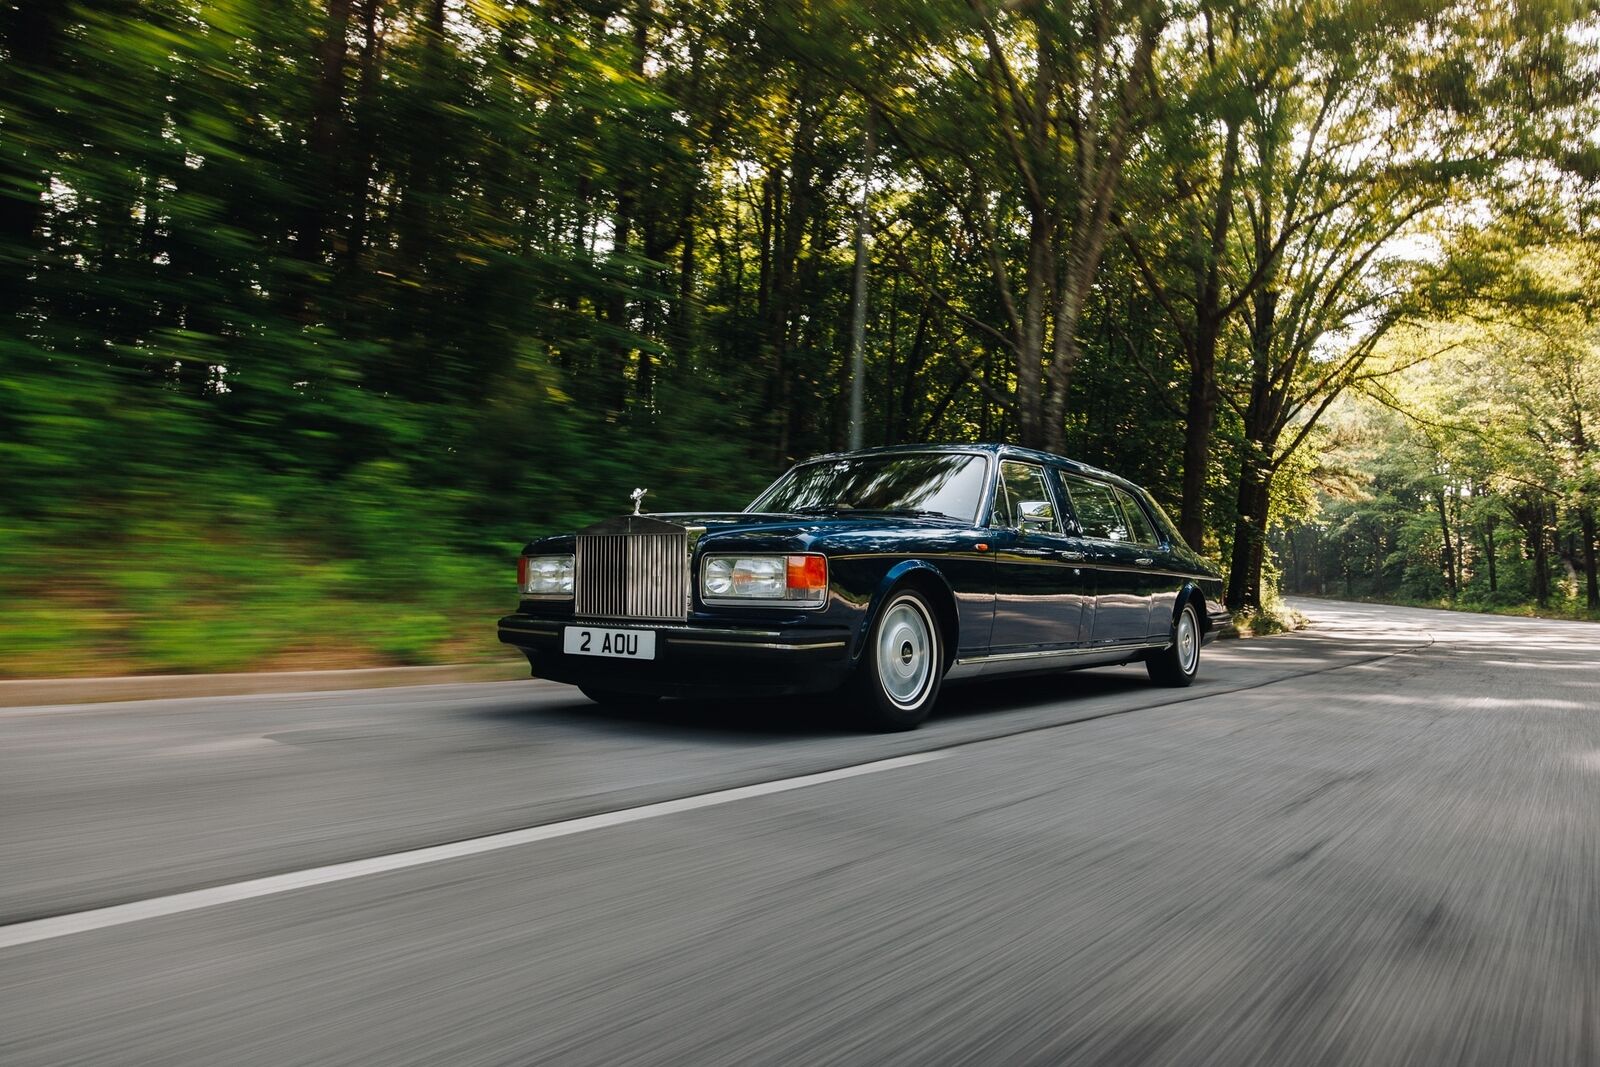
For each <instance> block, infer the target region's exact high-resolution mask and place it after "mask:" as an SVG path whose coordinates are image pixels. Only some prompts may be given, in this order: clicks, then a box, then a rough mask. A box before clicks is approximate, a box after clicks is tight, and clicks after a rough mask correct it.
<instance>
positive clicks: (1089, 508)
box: [1061, 474, 1130, 541]
mask: <svg viewBox="0 0 1600 1067" xmlns="http://www.w3.org/2000/svg"><path fill="white" fill-rule="evenodd" d="M1061 480H1062V482H1063V483H1065V485H1066V487H1067V494H1068V495H1069V496H1070V497H1071V498H1072V513H1073V514H1074V515H1076V516H1077V517H1078V529H1079V531H1080V532H1081V533H1082V534H1083V536H1085V537H1094V538H1098V539H1099V540H1101V541H1127V540H1130V537H1129V536H1128V524H1127V520H1126V519H1124V518H1123V516H1122V509H1121V508H1120V507H1118V506H1117V499H1116V497H1114V496H1113V495H1112V492H1111V487H1110V486H1109V485H1102V484H1100V483H1099V482H1091V481H1089V480H1087V479H1085V478H1078V477H1075V476H1074V475H1071V474H1065V475H1062V477H1061Z"/></svg>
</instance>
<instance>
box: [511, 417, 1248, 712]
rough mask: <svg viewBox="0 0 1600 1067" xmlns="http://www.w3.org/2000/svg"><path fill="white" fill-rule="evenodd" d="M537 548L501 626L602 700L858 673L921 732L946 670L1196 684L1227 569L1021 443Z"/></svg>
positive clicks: (863, 467) (958, 449) (925, 459)
mask: <svg viewBox="0 0 1600 1067" xmlns="http://www.w3.org/2000/svg"><path fill="white" fill-rule="evenodd" d="M644 492H645V491H644V490H635V491H634V494H633V501H634V510H633V514H631V515H630V514H624V515H620V516H619V517H617V518H613V519H607V520H605V521H604V522H600V523H598V524H596V525H594V526H591V527H589V528H588V529H585V530H580V531H578V532H577V533H576V534H571V533H568V534H560V535H557V536H553V537H545V538H541V539H539V540H536V541H533V542H531V543H529V544H528V545H527V546H526V547H525V548H524V549H523V551H522V555H521V556H520V557H519V559H518V565H517V569H518V574H517V585H518V590H519V593H520V603H519V605H518V608H517V611H516V613H515V614H513V615H508V616H506V617H505V618H502V619H501V620H500V627H499V631H500V640H501V641H504V642H506V643H507V644H510V645H515V646H516V647H517V648H519V649H521V650H522V651H523V652H524V653H525V654H526V655H527V658H528V662H529V664H530V665H531V667H532V670H533V674H534V675H535V676H536V677H540V678H549V679H554V680H556V681H561V682H570V683H573V684H575V685H577V686H579V687H580V688H581V689H582V690H583V692H584V694H585V695H587V696H588V697H590V698H591V699H593V700H595V701H598V702H601V703H625V702H639V701H647V700H653V699H656V698H659V697H662V696H690V695H719V696H740V695H745V696H754V695H777V694H792V693H815V692H827V691H832V690H836V689H844V690H847V691H848V692H849V693H850V694H851V696H852V697H853V699H854V702H855V706H856V707H858V708H859V710H860V713H861V715H862V716H863V718H864V720H865V722H866V723H867V724H869V725H871V726H873V727H874V728H878V729H891V730H904V729H910V728H912V727H914V726H916V725H917V724H918V723H920V722H921V721H922V720H923V719H924V718H926V717H927V715H928V712H929V710H930V709H931V708H932V707H933V705H934V703H935V701H936V700H937V699H938V696H939V690H940V687H941V685H942V684H943V683H944V682H946V681H956V680H958V679H972V678H991V677H994V676H997V675H1002V674H1013V673H1018V672H1035V671H1050V670H1060V669H1066V668H1078V667H1090V666H1097V665H1106V664H1121V663H1132V662H1143V663H1144V664H1145V667H1146V669H1147V670H1148V671H1149V674H1150V678H1151V680H1152V681H1154V682H1155V683H1156V684H1158V685H1165V686H1186V685H1189V684H1190V683H1191V682H1193V681H1194V678H1195V676H1196V674H1197V672H1198V671H1199V668H1200V650H1201V647H1202V646H1203V645H1205V644H1207V643H1208V642H1210V641H1211V639H1213V638H1214V637H1215V636H1216V635H1217V633H1218V632H1219V630H1220V629H1221V628H1222V627H1223V626H1224V625H1226V623H1227V620H1228V614H1227V612H1226V610H1225V608H1224V607H1223V603H1222V582H1221V578H1220V576H1219V575H1218V573H1217V572H1216V570H1214V569H1213V568H1212V567H1210V566H1209V565H1208V564H1207V563H1206V562H1205V561H1204V560H1202V559H1201V558H1200V557H1199V556H1198V555H1196V554H1195V552H1194V551H1193V550H1192V549H1190V547H1189V546H1188V545H1186V544H1184V542H1183V539H1182V538H1181V537H1180V536H1179V535H1178V533H1177V530H1176V529H1175V528H1174V527H1173V524H1172V521H1171V520H1170V519H1169V518H1167V516H1166V514H1165V513H1163V512H1162V510H1161V508H1160V507H1159V506H1158V505H1157V504H1156V502H1155V501H1154V500H1153V499H1151V497H1150V495H1149V494H1148V493H1146V492H1145V491H1144V490H1142V489H1140V488H1139V487H1138V486H1136V485H1134V484H1132V483H1131V482H1128V481H1126V480H1125V479H1122V478H1119V477H1117V476H1116V475H1114V474H1109V473H1107V472H1106V471H1103V470H1098V469H1096V468H1094V467H1090V466H1087V465H1085V464H1082V463H1078V462H1075V461H1073V460H1070V459H1065V458H1063V457H1061V456H1055V455H1050V454H1048V453H1044V452H1036V451H1032V450H1029V449H1023V448H1016V447H1013V446H1010V445H938V446H908V447H899V448H883V449H869V450H866V451H859V452H845V453H839V454H835V455H827V456H819V457H817V458H815V459H811V460H807V461H806V462H804V463H800V464H798V465H797V466H795V467H794V468H793V469H791V470H790V471H789V472H788V473H786V474H785V475H783V477H781V478H779V479H778V480H777V481H776V482H774V483H773V484H772V486H771V487H770V488H768V489H767V490H766V492H764V493H762V494H761V495H760V496H759V497H757V498H756V500H755V501H754V502H753V503H751V504H750V506H749V507H748V508H746V509H745V510H743V511H739V512H728V513H715V514H644V513H642V511H641V502H642V498H643V496H644Z"/></svg>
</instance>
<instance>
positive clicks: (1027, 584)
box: [990, 459, 1094, 653]
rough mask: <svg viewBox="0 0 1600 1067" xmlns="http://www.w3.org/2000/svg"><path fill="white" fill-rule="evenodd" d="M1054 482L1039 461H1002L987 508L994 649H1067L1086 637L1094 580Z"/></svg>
mask: <svg viewBox="0 0 1600 1067" xmlns="http://www.w3.org/2000/svg"><path fill="white" fill-rule="evenodd" d="M1051 481H1052V479H1048V478H1047V477H1046V476H1045V469H1044V468H1043V467H1042V466H1040V465H1038V464H1036V463H1024V462H1021V461H1018V460H1009V459H1008V460H1002V461H1001V463H1000V473H999V477H998V478H997V479H996V480H995V490H994V492H995V495H994V506H993V508H992V509H991V511H990V516H991V518H990V525H991V526H993V527H994V528H995V529H994V536H993V537H992V538H991V540H992V541H993V542H994V546H993V547H994V552H995V558H996V562H997V566H996V569H995V604H994V629H993V631H992V637H991V639H990V646H991V649H992V650H993V651H994V652H997V653H1005V652H1027V651H1044V650H1048V649H1057V648H1070V647H1072V646H1074V645H1077V644H1080V643H1082V642H1084V641H1086V640H1087V639H1088V626H1087V616H1088V614H1089V612H1088V608H1089V606H1090V605H1091V604H1092V602H1093V598H1094V584H1093V581H1094V580H1093V576H1092V574H1091V573H1090V572H1089V571H1088V569H1087V568H1085V567H1084V566H1083V562H1084V561H1083V560H1082V558H1081V557H1082V555H1083V551H1082V548H1081V546H1080V545H1079V544H1078V542H1077V539H1076V538H1075V537H1071V536H1069V535H1068V534H1067V532H1066V531H1065V529H1064V527H1063V523H1062V516H1063V514H1064V512H1063V510H1062V508H1061V507H1060V505H1059V504H1058V503H1057V501H1056V498H1055V493H1054V491H1053V490H1052V488H1051V486H1050V482H1051ZM1075 557H1076V558H1075Z"/></svg>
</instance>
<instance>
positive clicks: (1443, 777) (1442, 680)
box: [0, 602, 1600, 1067]
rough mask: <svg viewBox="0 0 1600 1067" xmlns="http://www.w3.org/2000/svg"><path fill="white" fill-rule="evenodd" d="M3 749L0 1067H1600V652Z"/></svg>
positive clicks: (1314, 612) (334, 711) (1501, 631)
mask: <svg viewBox="0 0 1600 1067" xmlns="http://www.w3.org/2000/svg"><path fill="white" fill-rule="evenodd" d="M1300 607H1301V609H1302V610H1303V611H1305V612H1306V613H1307V614H1309V615H1310V616H1312V618H1313V619H1314V623H1315V625H1314V626H1313V628H1312V629H1310V630H1309V631H1306V632H1302V633H1298V634H1294V635H1289V636H1284V637H1278V638H1271V639H1264V640H1257V641H1249V642H1223V643H1219V644H1216V645H1212V646H1210V647H1208V648H1207V650H1206V655H1205V658H1204V660H1203V663H1202V678H1201V681H1200V682H1199V683H1198V684H1197V685H1196V686H1195V687H1194V688H1193V689H1191V690H1187V691H1182V692H1178V693H1176V694H1175V693H1173V692H1172V691H1162V690H1156V689H1152V688H1151V687H1150V686H1149V685H1148V684H1147V683H1146V682H1145V680H1144V672H1143V670H1142V669H1134V668H1118V669H1109V670H1097V671H1090V672H1085V673H1079V674H1069V675H1059V676H1055V677H1051V678H1046V679H1042V680H1030V681H1023V682H1012V683H1009V684H1007V685H1004V686H1003V687H999V686H989V687H966V688H954V687H952V688H950V689H948V690H947V691H946V695H945V699H944V701H943V703H942V704H941V706H940V709H939V711H938V712H937V713H936V717H935V718H934V719H933V720H932V721H931V722H930V723H928V724H927V725H926V726H925V727H924V728H922V729H921V730H919V731H917V732H915V733H912V734H900V735H892V736H872V735H863V734H859V733H856V732H854V731H852V730H851V729H850V727H849V725H848V723H847V722H845V721H841V720H840V719H839V718H838V717H837V715H836V713H835V712H833V711H832V710H830V709H828V708H817V707H814V706H807V705H798V704H794V705H784V706H778V707H768V706H756V705H749V704H729V705H698V704H666V705H663V706H661V707H660V708H658V709H655V710H652V711H650V712H648V713H642V714H636V715H623V714H619V713H607V712H602V711H601V710H599V709H597V708H595V707H593V706H591V705H589V704H587V703H586V702H585V701H584V700H583V699H582V698H581V697H579V696H578V695H577V694H576V693H575V692H574V691H572V690H569V689H565V688H562V687H557V686H550V685H543V684H533V683H505V684H477V685H460V686H421V687H414V688H408V689H386V690H367V691H356V692H340V693H332V694H314V695H303V696H270V697H235V698H221V699H212V700H206V699H193V700H176V701H148V702H140V703H128V704H119V705H104V704H99V705H85V706H80V707H55V708H35V709H13V710H7V711H0V1064H5V1065H7V1067H11V1065H22V1064H52V1065H53V1064H63V1063H117V1064H162V1065H171V1064H190V1063H193V1064H273V1065H281V1064H297V1063H308V1064H310V1063H316V1064H343V1063H363V1064H384V1065H390V1064H529V1063H561V1064H607V1065H617V1064H633V1063H638V1064H657V1063H668V1064H675V1063H684V1064H696V1065H701V1064H741V1065H742V1064H752V1063H805V1064H814V1063H841V1064H855V1063H861V1064H892V1063H905V1064H928V1063H974V1064H998V1063H1067V1062H1070V1063H1075V1064H1076V1063H1084V1064H1095V1063H1105V1064H1117V1063H1150V1064H1203V1063H1213V1064H1229V1065H1232V1064H1250V1063H1262V1064H1296V1065H1301V1064H1336V1063H1351V1064H1356V1063H1359V1064H1391V1063H1392V1064H1401V1063H1424V1064H1425V1063H1445V1062H1449V1063H1482V1064H1507V1063H1527V1064H1534V1063H1537V1064H1541V1065H1544V1064H1594V1063H1600V627H1595V626H1592V625H1585V624H1579V623H1558V622H1542V621H1537V620H1522V619H1505V618H1492V617H1482V616H1469V615H1456V614H1449V613H1444V612H1428V611H1418V610H1408V609H1398V608H1377V607H1369V606H1362V605H1352V604H1339V603H1333V602H1307V603H1304V604H1301V605H1300Z"/></svg>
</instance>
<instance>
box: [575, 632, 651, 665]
mask: <svg viewBox="0 0 1600 1067" xmlns="http://www.w3.org/2000/svg"><path fill="white" fill-rule="evenodd" d="M561 651H563V652H565V653H566V654H567V655H569V656H615V657H617V658H619V659H655V658H656V632H655V631H654V630H614V629H611V628H610V627H600V626H568V627H567V628H566V630H565V631H564V632H563V633H562V635H561Z"/></svg>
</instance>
